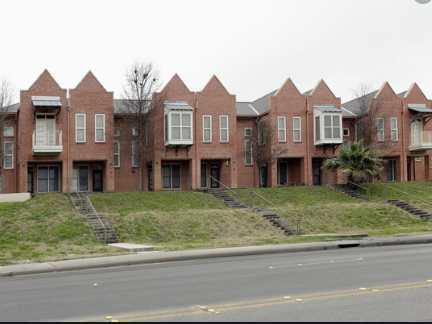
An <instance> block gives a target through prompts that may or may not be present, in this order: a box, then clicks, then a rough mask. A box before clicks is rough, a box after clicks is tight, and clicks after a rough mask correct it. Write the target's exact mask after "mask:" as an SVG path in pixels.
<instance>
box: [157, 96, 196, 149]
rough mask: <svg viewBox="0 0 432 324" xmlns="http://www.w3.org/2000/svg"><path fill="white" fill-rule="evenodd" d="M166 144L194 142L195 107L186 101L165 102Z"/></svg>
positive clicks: (177, 144) (184, 144)
mask: <svg viewBox="0 0 432 324" xmlns="http://www.w3.org/2000/svg"><path fill="white" fill-rule="evenodd" d="M164 124H165V125H164V129H165V146H176V147H178V146H191V145H192V144H193V108H192V107H191V106H190V105H189V104H188V103H187V102H185V101H165V102H164Z"/></svg>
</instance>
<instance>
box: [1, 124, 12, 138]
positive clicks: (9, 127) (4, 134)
mask: <svg viewBox="0 0 432 324" xmlns="http://www.w3.org/2000/svg"><path fill="white" fill-rule="evenodd" d="M7 129H9V130H10V129H12V135H7V132H6V130H7ZM3 137H15V127H14V126H4V127H3Z"/></svg>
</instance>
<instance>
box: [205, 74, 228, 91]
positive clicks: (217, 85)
mask: <svg viewBox="0 0 432 324" xmlns="http://www.w3.org/2000/svg"><path fill="white" fill-rule="evenodd" d="M206 92H210V93H212V94H218V95H229V92H228V90H227V89H226V88H225V86H224V85H223V84H222V82H221V81H220V80H219V78H218V77H217V76H216V75H213V76H212V77H211V79H210V80H209V82H207V84H206V86H205V87H204V89H203V90H202V91H201V93H206Z"/></svg>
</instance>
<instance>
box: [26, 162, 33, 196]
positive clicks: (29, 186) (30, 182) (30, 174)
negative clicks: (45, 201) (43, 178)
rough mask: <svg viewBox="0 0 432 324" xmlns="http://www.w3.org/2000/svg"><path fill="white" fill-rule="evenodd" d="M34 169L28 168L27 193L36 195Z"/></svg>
mask: <svg viewBox="0 0 432 324" xmlns="http://www.w3.org/2000/svg"><path fill="white" fill-rule="evenodd" d="M33 177H34V171H33V167H29V168H27V192H30V193H34V180H33V179H34V178H33Z"/></svg>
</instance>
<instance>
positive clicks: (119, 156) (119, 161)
mask: <svg viewBox="0 0 432 324" xmlns="http://www.w3.org/2000/svg"><path fill="white" fill-rule="evenodd" d="M116 146H117V147H118V152H116ZM120 152H121V147H120V141H118V140H117V141H114V161H113V165H114V168H120V165H121V160H120V158H121V155H120ZM116 156H118V158H117V159H118V163H116Z"/></svg>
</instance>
